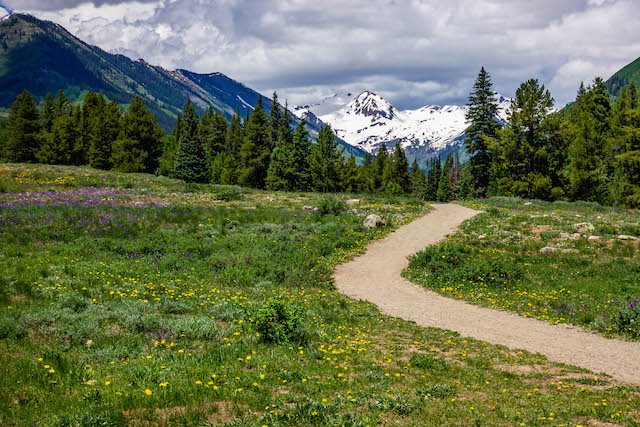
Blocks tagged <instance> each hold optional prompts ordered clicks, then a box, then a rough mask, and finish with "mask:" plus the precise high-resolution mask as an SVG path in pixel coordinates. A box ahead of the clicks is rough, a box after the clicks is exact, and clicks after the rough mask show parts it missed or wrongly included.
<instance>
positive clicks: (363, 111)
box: [347, 90, 396, 120]
mask: <svg viewBox="0 0 640 427" xmlns="http://www.w3.org/2000/svg"><path fill="white" fill-rule="evenodd" d="M347 108H348V109H349V110H350V111H352V112H353V113H354V114H356V115H361V116H365V117H371V118H372V119H376V118H379V117H384V118H386V119H389V120H391V119H393V118H394V117H395V115H396V110H395V108H393V106H392V105H391V104H390V103H389V102H387V100H385V99H384V98H382V97H381V96H378V95H376V94H375V93H374V92H370V91H368V90H365V91H364V92H362V93H361V94H360V95H358V96H357V97H356V98H355V99H354V100H353V101H351V103H349V105H348V107H347Z"/></svg>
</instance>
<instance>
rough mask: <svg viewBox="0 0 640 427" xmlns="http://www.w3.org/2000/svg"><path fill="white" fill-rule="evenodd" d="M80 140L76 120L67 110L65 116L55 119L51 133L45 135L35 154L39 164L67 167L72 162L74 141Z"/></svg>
mask: <svg viewBox="0 0 640 427" xmlns="http://www.w3.org/2000/svg"><path fill="white" fill-rule="evenodd" d="M79 138H80V132H79V131H78V126H77V118H76V116H75V115H74V114H71V111H70V110H69V111H68V113H67V115H63V116H59V117H56V119H55V120H54V121H53V127H52V129H51V132H49V133H47V134H46V137H45V138H44V140H43V141H42V145H41V146H40V150H39V151H38V153H37V157H38V161H39V162H41V163H48V164H55V165H69V164H72V161H73V152H74V146H75V144H76V141H78V139H79Z"/></svg>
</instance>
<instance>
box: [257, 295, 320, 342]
mask: <svg viewBox="0 0 640 427" xmlns="http://www.w3.org/2000/svg"><path fill="white" fill-rule="evenodd" d="M255 321H256V329H257V331H258V333H259V334H260V338H261V339H262V340H263V341H265V342H270V343H276V344H294V343H295V344H298V345H305V344H306V343H307V342H308V341H309V333H308V332H307V330H306V328H305V325H304V319H303V317H302V313H301V311H300V309H299V308H298V307H297V306H295V305H293V304H285V302H284V301H282V300H280V299H274V298H272V299H269V300H267V301H265V302H264V303H262V304H261V305H260V307H259V308H258V309H257V310H256V314H255Z"/></svg>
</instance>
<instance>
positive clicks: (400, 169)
mask: <svg viewBox="0 0 640 427" xmlns="http://www.w3.org/2000/svg"><path fill="white" fill-rule="evenodd" d="M389 166H390V168H391V177H390V180H391V182H393V183H395V184H396V185H397V187H398V189H399V192H400V194H407V193H409V192H410V191H411V176H410V174H409V160H408V159H407V156H406V154H405V152H404V149H403V148H402V147H401V146H400V144H396V146H395V148H394V149H393V155H392V157H391V162H390V165H389Z"/></svg>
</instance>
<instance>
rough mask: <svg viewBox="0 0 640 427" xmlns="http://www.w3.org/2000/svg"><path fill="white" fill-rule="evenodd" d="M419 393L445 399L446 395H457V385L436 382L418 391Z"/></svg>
mask: <svg viewBox="0 0 640 427" xmlns="http://www.w3.org/2000/svg"><path fill="white" fill-rule="evenodd" d="M418 393H419V394H421V395H424V396H427V397H435V398H437V399H444V398H446V397H453V396H455V395H456V389H455V387H452V386H450V385H449V384H434V385H431V386H428V387H426V388H424V389H422V390H419V391H418Z"/></svg>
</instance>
